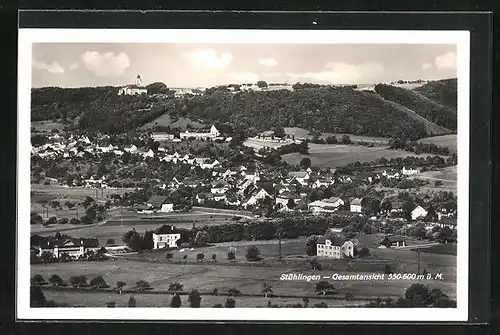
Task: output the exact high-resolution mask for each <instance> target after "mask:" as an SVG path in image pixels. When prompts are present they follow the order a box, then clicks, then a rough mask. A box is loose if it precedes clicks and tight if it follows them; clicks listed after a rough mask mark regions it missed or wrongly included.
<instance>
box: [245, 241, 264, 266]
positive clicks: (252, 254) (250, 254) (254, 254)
mask: <svg viewBox="0 0 500 335" xmlns="http://www.w3.org/2000/svg"><path fill="white" fill-rule="evenodd" d="M245 256H246V258H247V260H249V261H251V262H255V261H260V260H261V259H262V258H261V257H260V250H259V248H257V247H256V246H255V245H251V246H249V247H248V249H247V252H246V254H245Z"/></svg>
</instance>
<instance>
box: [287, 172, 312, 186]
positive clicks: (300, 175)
mask: <svg viewBox="0 0 500 335" xmlns="http://www.w3.org/2000/svg"><path fill="white" fill-rule="evenodd" d="M288 178H289V179H290V183H291V182H292V180H297V181H298V182H299V183H300V184H301V185H302V186H307V185H308V184H309V178H310V176H309V173H308V172H307V171H290V172H289V173H288Z"/></svg>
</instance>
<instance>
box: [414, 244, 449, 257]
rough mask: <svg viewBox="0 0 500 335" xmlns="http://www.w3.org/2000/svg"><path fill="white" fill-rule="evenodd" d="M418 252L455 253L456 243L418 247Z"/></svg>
mask: <svg viewBox="0 0 500 335" xmlns="http://www.w3.org/2000/svg"><path fill="white" fill-rule="evenodd" d="M420 252H423V253H431V254H439V255H454V256H456V255H457V245H456V244H438V245H433V246H431V247H428V248H420Z"/></svg>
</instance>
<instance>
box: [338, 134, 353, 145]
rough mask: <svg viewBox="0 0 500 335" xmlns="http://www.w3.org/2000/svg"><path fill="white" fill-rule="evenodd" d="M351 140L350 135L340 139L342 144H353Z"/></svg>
mask: <svg viewBox="0 0 500 335" xmlns="http://www.w3.org/2000/svg"><path fill="white" fill-rule="evenodd" d="M351 143H352V142H351V138H350V137H349V136H348V135H342V138H341V139H340V144H351Z"/></svg>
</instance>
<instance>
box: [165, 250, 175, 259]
mask: <svg viewBox="0 0 500 335" xmlns="http://www.w3.org/2000/svg"><path fill="white" fill-rule="evenodd" d="M173 257H174V254H173V253H171V252H167V253H166V254H165V258H166V259H172V258H173Z"/></svg>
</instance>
